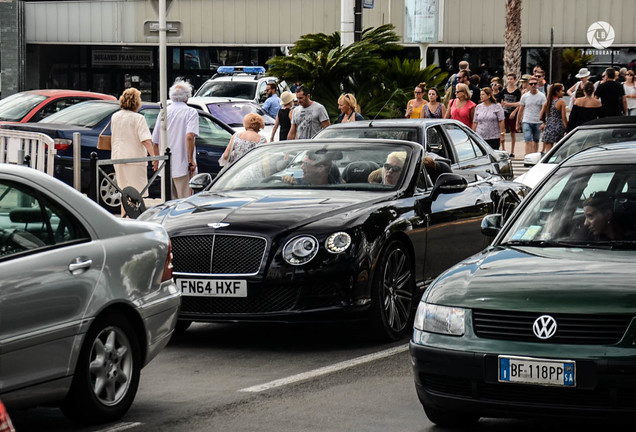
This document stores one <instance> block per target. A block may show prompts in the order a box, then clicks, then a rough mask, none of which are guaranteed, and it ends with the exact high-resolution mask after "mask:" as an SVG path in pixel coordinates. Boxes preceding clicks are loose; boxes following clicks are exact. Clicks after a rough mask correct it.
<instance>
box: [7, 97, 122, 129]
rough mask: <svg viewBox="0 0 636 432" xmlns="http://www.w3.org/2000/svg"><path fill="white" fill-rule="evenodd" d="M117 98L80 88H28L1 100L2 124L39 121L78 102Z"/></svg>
mask: <svg viewBox="0 0 636 432" xmlns="http://www.w3.org/2000/svg"><path fill="white" fill-rule="evenodd" d="M92 99H110V100H115V99H116V98H115V97H114V96H111V95H107V94H104V93H94V92H87V91H80V90H48V89H46V90H28V91H24V92H20V93H16V94H13V95H11V96H7V97H6V98H4V99H2V100H0V126H1V125H3V124H6V123H27V122H38V121H40V120H42V119H43V118H45V117H48V116H49V115H51V114H53V113H56V112H58V111H61V110H63V109H64V108H67V107H69V106H71V105H75V104H76V103H78V102H84V101H87V100H92Z"/></svg>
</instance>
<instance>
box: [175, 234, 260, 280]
mask: <svg viewBox="0 0 636 432" xmlns="http://www.w3.org/2000/svg"><path fill="white" fill-rule="evenodd" d="M170 240H171V241H172V252H173V255H174V258H173V260H172V265H173V266H174V272H175V273H199V274H217V275H253V274H256V273H258V271H259V269H260V267H261V264H262V262H263V257H264V256H265V249H266V247H267V240H265V239H264V238H262V237H251V236H242V235H228V234H212V235H203V236H178V237H172V238H171V239H170Z"/></svg>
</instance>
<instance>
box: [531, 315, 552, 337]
mask: <svg viewBox="0 0 636 432" xmlns="http://www.w3.org/2000/svg"><path fill="white" fill-rule="evenodd" d="M532 331H533V332H534V335H535V336H536V337H538V338H539V339H550V338H551V337H552V336H554V334H555V333H556V331H557V323H556V320H555V319H554V318H552V317H551V316H550V315H541V316H540V317H539V318H537V319H536V320H534V324H532Z"/></svg>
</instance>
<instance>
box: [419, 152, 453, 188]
mask: <svg viewBox="0 0 636 432" xmlns="http://www.w3.org/2000/svg"><path fill="white" fill-rule="evenodd" d="M424 166H425V167H426V172H427V173H428V175H429V177H430V178H431V181H432V182H433V184H435V181H436V180H437V178H438V177H439V176H440V175H441V174H445V173H452V172H453V170H452V169H451V167H450V166H449V165H448V164H447V163H446V162H444V161H442V160H436V159H433V158H432V157H431V156H426V157H424Z"/></svg>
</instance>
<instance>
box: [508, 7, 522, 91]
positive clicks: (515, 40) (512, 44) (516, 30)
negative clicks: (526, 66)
mask: <svg viewBox="0 0 636 432" xmlns="http://www.w3.org/2000/svg"><path fill="white" fill-rule="evenodd" d="M521 1H522V0H506V33H505V34H504V40H505V47H504V73H506V74H508V73H511V72H512V73H514V74H515V75H517V78H521Z"/></svg>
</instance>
